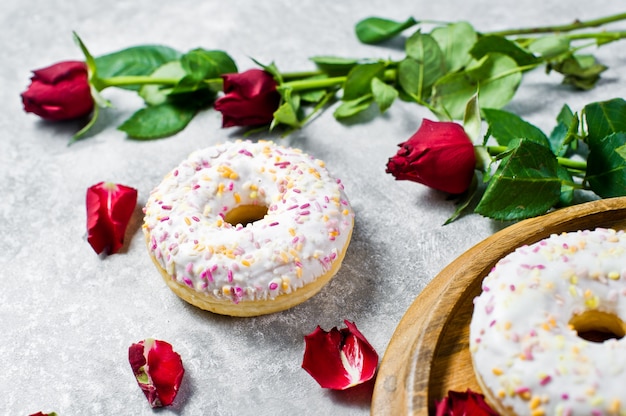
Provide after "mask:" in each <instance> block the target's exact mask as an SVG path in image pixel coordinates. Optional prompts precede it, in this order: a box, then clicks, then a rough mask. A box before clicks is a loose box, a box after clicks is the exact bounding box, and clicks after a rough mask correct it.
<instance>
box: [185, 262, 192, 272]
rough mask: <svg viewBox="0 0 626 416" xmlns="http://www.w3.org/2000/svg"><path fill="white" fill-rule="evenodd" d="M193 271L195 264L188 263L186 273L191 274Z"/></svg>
mask: <svg viewBox="0 0 626 416" xmlns="http://www.w3.org/2000/svg"><path fill="white" fill-rule="evenodd" d="M192 270H193V263H188V264H187V267H185V271H186V272H187V273H189V274H191V272H192Z"/></svg>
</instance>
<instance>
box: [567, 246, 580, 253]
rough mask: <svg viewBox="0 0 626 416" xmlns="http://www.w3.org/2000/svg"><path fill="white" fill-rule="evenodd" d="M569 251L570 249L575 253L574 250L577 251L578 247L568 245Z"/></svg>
mask: <svg viewBox="0 0 626 416" xmlns="http://www.w3.org/2000/svg"><path fill="white" fill-rule="evenodd" d="M569 251H570V253H576V252H577V251H578V247H576V246H570V247H569Z"/></svg>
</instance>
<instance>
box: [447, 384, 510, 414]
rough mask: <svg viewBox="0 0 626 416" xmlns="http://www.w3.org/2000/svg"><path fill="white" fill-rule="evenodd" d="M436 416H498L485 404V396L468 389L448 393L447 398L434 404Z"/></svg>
mask: <svg viewBox="0 0 626 416" xmlns="http://www.w3.org/2000/svg"><path fill="white" fill-rule="evenodd" d="M435 406H436V416H498V413H496V412H495V411H494V410H493V409H491V408H490V407H489V405H488V404H487V403H486V402H485V396H483V395H482V394H480V393H476V392H474V391H472V390H470V389H467V391H465V392H458V391H449V392H448V396H447V397H444V398H443V399H442V400H441V401H440V402H437V401H436V402H435Z"/></svg>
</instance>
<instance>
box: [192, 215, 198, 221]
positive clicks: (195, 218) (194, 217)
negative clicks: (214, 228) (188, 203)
mask: <svg viewBox="0 0 626 416" xmlns="http://www.w3.org/2000/svg"><path fill="white" fill-rule="evenodd" d="M191 219H192V220H194V221H195V222H200V218H198V217H196V216H195V215H194V216H192V217H191Z"/></svg>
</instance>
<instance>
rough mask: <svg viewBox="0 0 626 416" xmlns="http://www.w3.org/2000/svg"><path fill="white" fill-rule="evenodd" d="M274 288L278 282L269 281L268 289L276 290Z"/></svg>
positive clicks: (276, 287)
mask: <svg viewBox="0 0 626 416" xmlns="http://www.w3.org/2000/svg"><path fill="white" fill-rule="evenodd" d="M276 289H278V283H276V282H272V283H270V290H276Z"/></svg>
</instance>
